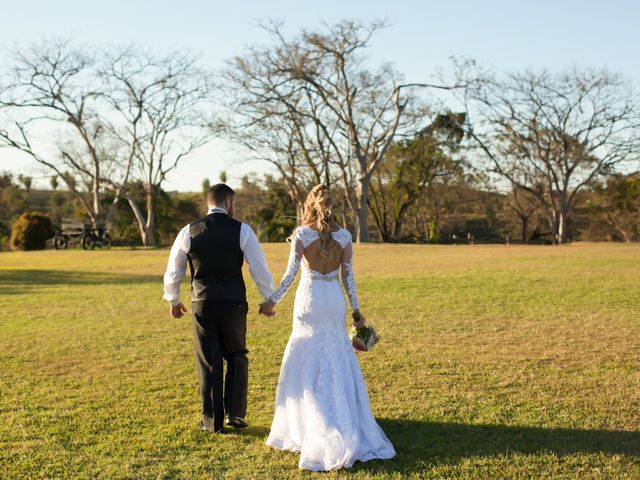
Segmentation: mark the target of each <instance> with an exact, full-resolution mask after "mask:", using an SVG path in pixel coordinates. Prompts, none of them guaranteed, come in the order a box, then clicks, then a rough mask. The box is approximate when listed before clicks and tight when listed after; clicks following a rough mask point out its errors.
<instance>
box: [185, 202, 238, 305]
mask: <svg viewBox="0 0 640 480" xmlns="http://www.w3.org/2000/svg"><path fill="white" fill-rule="evenodd" d="M241 226H242V223H241V222H239V221H237V220H234V219H233V218H231V217H230V216H229V215H226V214H224V213H211V214H209V215H207V216H206V217H204V218H201V219H200V220H197V221H195V222H193V223H192V224H190V225H189V235H190V236H191V249H190V250H189V254H188V258H189V266H190V267H191V300H192V301H194V302H198V301H202V300H246V288H245V285H244V279H243V278H242V262H243V261H244V255H243V254H242V250H241V249H240V227H241Z"/></svg>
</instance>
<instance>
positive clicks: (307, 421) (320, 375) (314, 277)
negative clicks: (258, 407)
mask: <svg viewBox="0 0 640 480" xmlns="http://www.w3.org/2000/svg"><path fill="white" fill-rule="evenodd" d="M332 236H333V239H334V240H335V241H336V242H338V243H339V244H340V247H341V248H342V254H341V257H340V266H341V270H342V274H341V277H342V281H343V284H344V287H345V290H346V291H347V295H348V297H349V300H350V302H351V306H352V308H353V309H354V310H355V309H357V308H358V296H357V292H356V285H355V280H354V275H353V268H352V258H353V245H352V241H351V234H350V233H349V232H348V231H347V230H345V229H340V230H338V231H336V232H333V233H332ZM316 241H319V234H318V232H317V231H316V230H313V229H311V228H309V227H298V228H297V229H296V230H295V231H294V232H293V234H292V236H291V254H290V256H289V263H288V266H287V270H286V272H285V275H284V277H283V279H282V281H281V283H280V286H279V287H278V289H277V290H276V292H275V293H274V294H273V296H272V297H271V298H272V300H273V301H274V302H276V303H277V302H279V301H280V300H281V299H282V297H283V296H284V295H285V293H286V292H287V291H288V290H289V288H290V287H291V285H292V284H293V282H294V280H295V278H296V274H297V272H298V269H299V268H300V265H301V264H302V274H301V279H300V283H299V285H298V290H297V292H296V298H295V304H294V308H293V327H292V331H291V337H290V338H289V342H288V343H287V346H286V348H285V351H284V356H283V359H282V367H281V369H280V379H279V381H278V386H277V390H276V402H275V416H274V418H273V423H272V425H271V432H270V434H269V437H268V439H267V442H266V443H267V445H270V446H271V447H274V448H277V449H281V450H290V451H294V452H300V461H299V464H298V466H299V468H301V469H307V470H314V471H320V470H336V469H339V468H343V467H351V466H352V465H353V463H354V462H355V461H356V460H360V461H362V462H364V461H367V460H372V459H388V458H392V457H394V456H395V450H394V448H393V445H391V442H390V441H389V440H388V439H387V437H386V435H385V434H384V432H383V431H382V429H381V428H380V427H379V426H378V424H377V423H376V421H375V418H374V417H373V414H372V413H371V407H370V406H369V397H368V395H367V388H366V386H365V383H364V379H363V377H362V372H361V371H360V365H359V363H358V359H357V358H356V354H355V352H354V350H353V347H352V345H351V341H350V340H349V337H348V335H347V331H346V325H345V319H346V313H347V305H346V302H345V298H344V294H343V292H342V289H341V288H340V281H339V279H338V276H339V275H338V272H339V270H335V271H333V272H330V273H327V274H322V273H320V272H317V271H314V270H311V269H310V268H309V267H308V265H306V264H305V262H304V261H303V257H304V255H303V254H304V251H305V249H306V248H307V247H308V246H309V245H310V244H312V243H313V242H316Z"/></svg>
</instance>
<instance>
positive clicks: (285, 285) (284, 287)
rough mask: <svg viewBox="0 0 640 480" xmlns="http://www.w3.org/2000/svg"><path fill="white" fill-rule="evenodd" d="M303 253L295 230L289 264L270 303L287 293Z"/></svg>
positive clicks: (300, 240)
mask: <svg viewBox="0 0 640 480" xmlns="http://www.w3.org/2000/svg"><path fill="white" fill-rule="evenodd" d="M303 252H304V246H303V244H302V239H301V238H300V236H299V235H298V231H297V230H295V231H294V232H293V235H291V252H290V253H289V263H288V264H287V269H286V270H285V272H284V276H283V277H282V280H280V285H279V286H278V288H277V290H276V291H275V292H274V294H273V295H271V301H272V302H273V303H278V302H280V300H282V297H284V296H285V294H286V293H287V292H288V291H289V289H290V288H291V285H293V282H294V281H295V279H296V275H297V274H298V269H299V268H300V262H301V261H302V253H303Z"/></svg>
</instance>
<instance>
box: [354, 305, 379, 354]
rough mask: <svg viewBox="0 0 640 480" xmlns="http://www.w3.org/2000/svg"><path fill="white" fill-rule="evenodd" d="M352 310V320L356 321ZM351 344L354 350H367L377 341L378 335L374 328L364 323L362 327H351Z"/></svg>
mask: <svg viewBox="0 0 640 480" xmlns="http://www.w3.org/2000/svg"><path fill="white" fill-rule="evenodd" d="M356 313H357V312H354V317H353V318H354V320H356V321H358V320H359V316H358V318H356ZM350 338H351V344H352V345H353V348H354V349H355V351H356V352H368V351H369V350H371V349H372V348H373V346H374V345H375V344H376V343H378V340H380V337H379V336H378V334H377V332H376V329H375V328H373V326H372V325H365V326H364V327H353V328H352V329H351V334H350Z"/></svg>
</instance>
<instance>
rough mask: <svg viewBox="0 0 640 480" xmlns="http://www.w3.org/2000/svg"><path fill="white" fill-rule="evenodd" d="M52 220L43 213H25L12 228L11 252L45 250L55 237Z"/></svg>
mask: <svg viewBox="0 0 640 480" xmlns="http://www.w3.org/2000/svg"><path fill="white" fill-rule="evenodd" d="M54 233H55V232H54V231H53V226H52V225H51V219H50V218H49V217H48V216H47V215H44V214H42V213H35V212H31V213H23V214H22V215H20V218H18V220H16V222H15V223H14V224H13V226H12V227H11V239H10V240H9V247H10V248H11V250H44V249H45V246H46V242H47V240H48V239H50V238H51V237H53V235H54Z"/></svg>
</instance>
